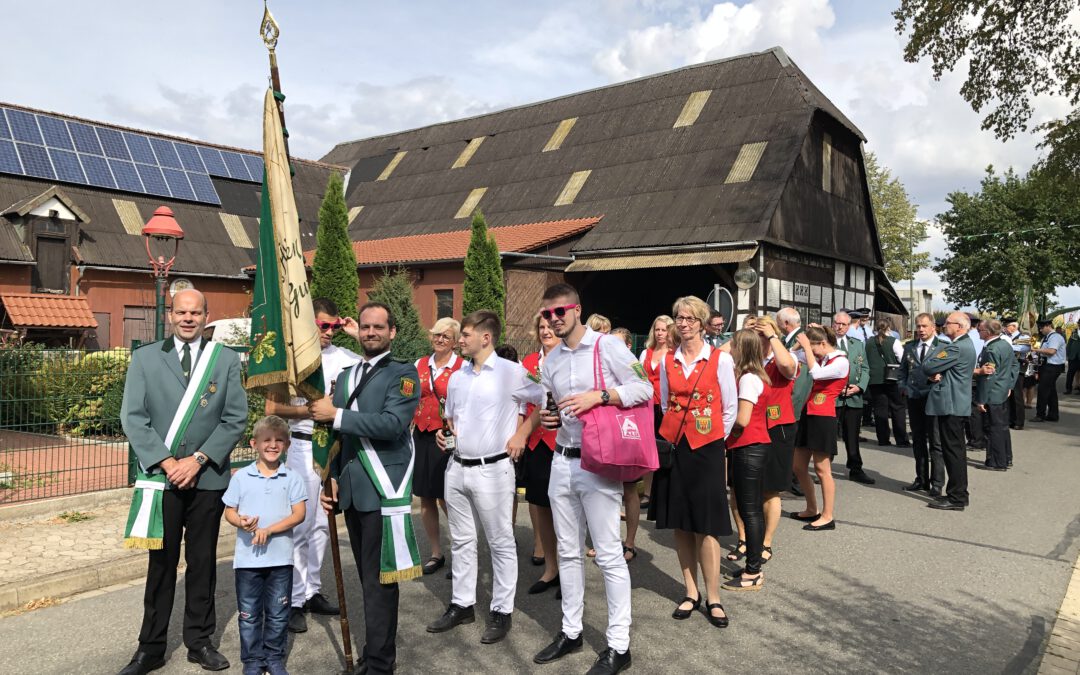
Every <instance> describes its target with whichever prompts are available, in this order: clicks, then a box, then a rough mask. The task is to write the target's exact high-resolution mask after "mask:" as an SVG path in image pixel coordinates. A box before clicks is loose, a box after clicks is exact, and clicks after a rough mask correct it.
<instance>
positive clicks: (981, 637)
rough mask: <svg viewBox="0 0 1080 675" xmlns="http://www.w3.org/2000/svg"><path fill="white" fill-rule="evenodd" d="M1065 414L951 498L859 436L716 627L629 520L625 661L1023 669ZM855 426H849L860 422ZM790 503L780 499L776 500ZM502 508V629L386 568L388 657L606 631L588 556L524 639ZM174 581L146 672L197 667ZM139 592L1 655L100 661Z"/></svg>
mask: <svg viewBox="0 0 1080 675" xmlns="http://www.w3.org/2000/svg"><path fill="white" fill-rule="evenodd" d="M1078 431H1080V398H1078V397H1068V400H1067V401H1066V402H1065V403H1064V404H1063V408H1062V421H1061V422H1060V423H1058V424H1053V425H1051V424H1043V425H1037V424H1029V425H1028V430H1026V431H1023V432H1014V434H1013V438H1014V446H1015V455H1016V460H1015V462H1016V465H1015V467H1014V468H1013V469H1012V470H1011V471H1009V472H1007V473H995V472H986V471H980V470H977V469H975V468H974V465H975V464H979V463H981V461H982V458H983V455H982V453H971V454H969V460H970V463H971V464H972V465H973V467H972V469H971V471H970V472H969V476H970V483H971V500H972V505H971V507H970V508H968V510H967V511H965V512H963V513H953V512H942V511H934V510H931V509H927V508H925V502H926V498H925V497H919V496H914V495H910V494H907V493H904V492H901V491H900V487H901V486H902V485H905V484H907V483H909V482H910V481H911V480H912V478H913V473H914V468H913V462H912V460H911V458H910V455H909V454H908V453H909V452H910V451H909V450H899V449H896V448H880V449H879V448H878V447H877V446H876V444H874V443H867V444H864V448H863V455H864V459H865V462H866V468H867V470H868V472H869V473H870V474H871V475H872V476H874V477H876V478H877V485H875V486H862V485H858V484H855V483H851V482H848V481H847V480H846V479H844V478H840V479H839V480H838V481H837V493H838V508H837V522H838V528H837V530H836V531H833V532H820V533H809V532H803V531H801V530H800V529H799V524H798V523H795V522H794V521H789V520H787V519H785V520H784V522H783V523H782V524H781V528H780V531H779V532H778V535H777V537H776V540H775V542H774V551H775V553H776V557H775V558H774V560H773V561H772V562H770V563H769V564H768V565H767V567H766V568H765V569H766V583H765V588H764V590H763V591H762V592H759V593H749V594H732V593H725V594H724V596H723V597H722V598H721V600H722V602H723V603H724V606H725V608H726V609H727V611H728V613H729V614H730V616H731V622H732V623H731V626H730V627H729V628H727V629H716V628H713V627H712V626H711V625H709V623H708V622H707V621H706V620H705V618H704V617H703V616H694V617H693V618H691V619H690V620H688V621H681V622H680V621H674V620H672V619H671V618H670V614H671V610H672V609H673V608H674V603H675V602H676V601H677V600H678V599H679V598H681V597H682V595H683V590H682V586H681V583H680V582H679V581H678V580H679V579H680V575H679V570H678V564H677V562H676V558H675V554H674V550H673V549H672V538H671V535H670V533H669V532H656V531H654V530H653V529H652V527H651V525H650V524H646V525H645V526H643V528H642V530H641V532H640V533H639V539H638V548H639V551H640V555H639V557H638V559H637V560H636V561H634V562H633V563H632V564H631V575H632V577H633V585H634V591H633V607H634V614H633V617H634V618H633V620H634V623H633V628H632V633H631V640H632V644H631V649H632V652H633V659H634V665H633V668H632V671H631V672H637V673H661V672H664V673H668V672H687V673H700V672H706V671H716V670H720V669H735V670H743V671H751V672H757V673H769V672H787V673H790V672H823V671H830V672H867V673H869V672H950V673H979V674H980V675H987V674H988V673H1022V672H1034V671H1035V670H1036V669H1037V667H1038V661H1039V654H1040V647H1041V644H1042V643H1043V641H1044V640H1045V638H1046V637H1047V636H1048V634H1049V632H1050V629H1051V627H1052V625H1053V621H1054V617H1055V615H1056V612H1057V609H1058V606H1059V605H1060V603H1061V600H1062V597H1063V595H1064V593H1065V588H1066V585H1067V583H1068V580H1069V574H1070V568H1071V566H1072V563H1073V562H1074V561H1075V559H1076V557H1077V553H1078V546H1080V543H1078V537H1080V492H1078V491H1077V490H1076V489H1075V481H1076V479H1077V477H1078V476H1080V442H1078V439H1077V432H1078ZM872 435H873V434H872V431H871V430H870V429H864V436H872ZM842 457H843V451H841V459H842ZM838 473H839V472H838ZM800 505H801V500H795V499H793V498H787V499H785V500H784V509H785V511H787V510H790V509H793V508H794V509H797V508H801V506H800ZM518 522H519V527H518V529H517V535H518V537H517V538H518V542H519V551H520V552H521V555H522V558H521V560H522V565H521V567H520V579H519V584H518V589H519V591H518V598H517V601H518V607H517V611H516V612H515V615H514V627H513V630H512V632H511V634H510V636H509V637H508V639H507V640H506V641H504V642H503V643H501V644H498V645H481V644H480V641H479V639H480V633H481V631H482V627H483V622H482V620H478V621H477V623H475V624H473V625H471V626H462V627H459V628H457V629H455V630H454V631H451V632H449V633H446V634H442V635H429V634H428V633H426V632H425V631H424V626H425V625H427V624H428V623H429V622H431V621H432V620H434V619H435V618H437V617H438V616H439V614H440V613H441V612H442V610H443V608H444V606H445V603H446V602H447V601H448V598H449V590H450V581H449V580H447V579H445V578H444V577H443V575H442V574H437V575H433V577H426V578H424V579H423V580H421V581H415V582H410V583H407V584H404V585H403V586H402V596H401V614H400V627H399V633H398V667H399V672H401V673H467V672H500V673H506V672H513V673H527V672H528V673H553V674H556V673H557V674H561V673H568V672H585V671H586V670H587V669H588V668H589V666H590V665H591V663H592V660H593V658H594V652H595V651H596V650H599V649H602V648H603V647H604V646H605V644H604V639H603V631H604V626H605V622H606V619H605V617H606V612H605V606H606V605H605V602H604V597H603V585H602V582H601V577H600V574H599V570H598V569H597V568H596V566H595V565H593V564H592V563H591V562H590V563H587V583H588V587H587V590H586V601H587V604H586V611H585V626H586V629H585V640H586V645H587V647H586V649H585V650H584V651H582V652H579V653H578V654H575V655H572V656H570V657H567V658H564V659H563V660H561V661H559V662H557V663H556V664H553V665H549V666H547V667H542V666H536V665H534V664H533V663H532V656H533V654H535V653H536V652H537V651H538V650H539V649H541V648H542V647H543V646H545V645H546V644H547V642H548V641H550V639H551V637H552V636H553V635H554V634H555V633H556V632H557V631H558V630H559V626H560V621H559V619H560V611H559V603H558V601H557V600H555V597H554V592H553V591H549V592H548V593H547V594H546V595H541V596H530V595H526V594H525V589H526V588H527V587H528V586H529V584H531V583H532V581H534V579H535V578H537V577H538V576H539V575H538V572H537V570H538V569H539V568H534V567H532V566H531V565H530V564H529V562H528V555H529V553H530V550H529V549H530V548H531V541H532V537H531V532H530V530H529V528H528V513H527V510H526V509H524V508H522V509H520V513H519V520H518ZM418 529H419V528H418ZM343 544H344V542H343ZM725 545H726V546H730V545H731V542H725ZM421 550H422V551H425V550H426V546H425V545H424V543H423V542H421ZM481 550H482V551H483V548H482V549H481ZM343 557H344V559H345V560H346V566H345V577H346V586H347V589H348V598H349V603H350V605H351V607H352V612H351V614H352V630H353V633H354V635H357V636H359V637H358V638H357V639H356V640H355V641H354V643H356V642H359V643H361V644H362V636H363V629H362V625H363V624H362V615H361V612H360V607H361V604H360V589H359V583H358V582H357V578H356V571H355V567H354V566H353V565H352V564H351V562H350V560H351V556H350V555H349V554H348V553H347V548H345V549H344V550H343ZM482 558H483V556H482ZM327 561H328V566H327V569H326V571H324V574H323V578H324V579H325V580H331V579H332V578H333V577H332V572H331V571H330V568H329V556H327ZM725 565H730V563H725ZM230 566H231V563H230V562H224V563H222V564H221V566H220V568H219V573H218V579H219V584H218V623H219V633H218V634H219V638H220V645H221V647H220V648H221V651H222V652H223V653H224V654H225V655H226V656H227V657H228V658H229V659H230V660H231V661H232V663H233V666H232V669H231V671H232V672H240V658H239V652H240V647H239V641H238V636H237V629H236V606H235V594H234V590H233V583H232V571H231V567H230ZM331 584H332V582H331ZM479 586H480V598H479V602H478V608H485V609H486V605H487V602H488V601H489V596H488V592H490V587H491V579H490V563H489V562H488V561H486V560H482V561H481V582H480V584H479ZM181 588H182V584H181ZM485 591H487V592H485ZM178 595H180V596H181V597H180V602H178V603H177V609H176V610H175V611H174V615H173V621H172V630H171V634H170V636H171V639H170V646H169V649H170V661H169V663H168V664H167V665H166V667H165V668H163V669H162V670H160V671H158V672H161V673H166V674H168V673H197V672H201V671H200V670H199V668H198V667H197V666H194V665H192V664H189V663H187V662H186V661H185V658H184V657H185V650H184V648H183V646H182V644H180V624H181V612H182V592H181V593H179V594H178ZM141 598H142V588H141V587H139V588H122V589H118V590H114V591H110V592H108V593H105V594H102V595H97V596H95V597H86V598H82V599H74V600H72V601H70V602H67V603H64V604H60V605H56V606H53V607H48V608H45V609H41V610H37V611H34V612H29V613H26V614H22V615H17V616H11V617H7V618H3V619H0V673H6V674H12V675H15V674H21V673H34V674H37V673H64V674H70V673H110V672H117V671H118V670H119V669H120V668H121V667H123V665H124V664H125V663H126V662H127V660H128V659H129V658H130V656H131V654H132V652H133V651H134V649H135V646H136V640H135V638H136V635H137V632H138V627H139V622H140V618H141ZM309 622H310V628H311V629H310V630H309V631H308V632H307V633H305V634H301V635H299V636H294V637H293V638H290V642H291V651H290V657H289V664H288V665H289V669H290V671H291V672H293V673H300V674H306V673H333V672H337V671H338V669H339V668H340V664H341V663H342V661H341V659H342V657H341V649H340V632H339V627H338V626H339V624H338V622H337V620H336V619H335V618H328V617H312V618H311V619H310V620H309ZM357 651H358V650H355V649H354V653H357Z"/></svg>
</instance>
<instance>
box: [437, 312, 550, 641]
mask: <svg viewBox="0 0 1080 675" xmlns="http://www.w3.org/2000/svg"><path fill="white" fill-rule="evenodd" d="M501 332H502V326H501V323H500V321H499V317H498V315H496V314H495V313H494V312H489V311H487V310H480V311H477V312H473V313H472V314H470V315H469V316H467V317H465V318H464V319H463V320H462V321H461V337H460V338H458V345H459V347H460V348H461V353H462V354H463V355H464V356H466V357H467V358H469V359H470V360H471V363H469V364H467V365H466V366H465V367H463V368H461V369H460V370H458V371H457V372H455V373H454V374H453V375H451V376H450V382H449V384H448V385H447V392H446V406H445V413H446V419H447V420H448V421H449V422H450V427H451V429H452V430H453V431H454V435H455V436H457V449H456V450H454V452H453V454H452V456H451V460H452V461H451V462H450V465H449V466H448V467H447V469H446V509H447V520H448V522H449V525H450V546H451V550H452V551H453V553H454V555H453V558H452V567H453V580H454V582H453V591H452V599H451V601H450V605H449V606H448V607H447V608H446V612H445V613H443V615H442V617H440V618H439V620H438V621H436V622H435V623H433V624H431V625H430V626H428V627H427V630H428V632H429V633H443V632H446V631H448V630H450V629H451V628H454V627H455V626H458V625H460V624H466V623H472V622H473V621H475V619H476V614H475V610H474V608H473V606H474V605H475V604H476V575H477V552H476V543H477V534H476V523H475V521H474V518H473V513H474V512H475V514H476V515H477V516H478V517H479V519H480V524H481V526H482V527H483V528H484V536H485V537H486V538H487V541H488V547H489V548H490V549H491V568H492V577H493V579H492V589H491V614H490V617H489V619H488V622H487V627H486V628H485V630H484V634H483V636H482V637H481V638H480V642H482V643H483V644H493V643H496V642H499V641H500V640H502V639H503V638H505V637H506V633H507V632H508V631H509V630H510V627H511V625H512V619H511V613H512V612H513V611H514V594H515V592H516V591H517V577H518V567H517V546H516V545H515V543H514V523H513V522H512V521H511V520H510V517H509V516H510V511H511V509H512V508H513V505H514V497H515V489H514V467H513V464H512V462H514V461H517V459H518V457H520V456H521V453H522V451H523V450H524V448H525V440H526V439H527V438H528V434H524V435H523V434H520V433H518V432H519V430H520V427H521V426H522V424H521V416H520V412H521V410H522V409H524V407H525V406H526V405H527V404H529V403H532V404H534V405H537V406H539V405H543V398H544V391H543V389H541V388H540V384H539V383H538V382H537V381H536V380H534V379H532V378H531V377H529V373H528V371H526V370H525V369H524V368H523V367H522V366H521V364H519V363H515V362H513V361H507V360H506V359H503V358H501V357H499V356H498V355H496V354H495V341H496V340H498V338H499V335H500V334H501ZM435 438H436V443H437V444H438V445H439V446H440V447H442V448H444V449H445V443H446V437H445V436H443V435H442V434H437V435H436V436H435Z"/></svg>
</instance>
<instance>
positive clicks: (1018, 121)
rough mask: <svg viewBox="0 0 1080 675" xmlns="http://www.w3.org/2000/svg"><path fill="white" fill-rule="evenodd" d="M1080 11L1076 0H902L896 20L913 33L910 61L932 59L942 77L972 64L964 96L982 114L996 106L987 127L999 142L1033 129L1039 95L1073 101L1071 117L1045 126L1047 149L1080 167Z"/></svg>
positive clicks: (962, 91) (1060, 160)
mask: <svg viewBox="0 0 1080 675" xmlns="http://www.w3.org/2000/svg"><path fill="white" fill-rule="evenodd" d="M1075 9H1076V0H1031V1H1028V2H1001V1H1000V0H966V1H965V2H953V1H951V0H900V7H899V8H898V9H897V10H896V11H894V12H893V18H895V19H896V32H897V33H899V34H900V35H905V34H906V35H907V36H908V43H907V45H906V46H905V47H904V60H906V61H908V62H911V63H914V62H916V61H919V60H920V59H923V58H926V57H929V58H930V60H931V64H932V67H933V72H934V78H935V79H940V78H941V74H942V73H943V72H945V71H951V70H953V69H954V68H955V67H956V65H957V64H958V63H959V62H960V60H961V59H963V58H965V57H968V58H969V59H970V60H969V61H968V72H967V79H966V80H965V81H964V84H963V86H961V88H960V95H961V96H963V97H964V100H965V101H967V102H968V103H969V104H970V105H971V107H972V109H974V110H975V111H976V112H982V110H983V109H984V108H986V107H987V106H990V107H991V110H990V112H989V113H988V114H987V115H986V117H985V118H984V119H983V123H982V127H983V128H984V129H991V130H992V131H993V132H994V134H995V135H996V136H997V137H998V138H1001V139H1008V138H1011V137H1012V136H1014V135H1015V134H1016V133H1018V132H1020V131H1024V130H1026V129H1027V128H1028V122H1029V121H1030V119H1031V115H1032V112H1033V110H1032V106H1031V99H1032V98H1033V97H1035V96H1037V95H1040V94H1050V95H1057V96H1064V97H1066V98H1067V99H1068V101H1069V103H1070V104H1071V105H1072V106H1074V109H1073V111H1072V113H1071V114H1070V115H1069V116H1068V117H1067V118H1066V119H1064V120H1056V121H1053V122H1050V123H1048V124H1044V125H1040V127H1039V129H1041V130H1042V131H1044V132H1046V137H1045V139H1044V141H1043V143H1041V144H1040V146H1041V147H1044V148H1046V149H1047V150H1048V151H1049V156H1050V157H1054V156H1055V155H1064V157H1058V158H1056V159H1054V161H1053V162H1051V163H1050V165H1051V166H1061V165H1065V166H1067V165H1069V164H1071V165H1072V166H1073V168H1074V170H1075V168H1076V166H1077V162H1080V143H1078V142H1077V139H1078V138H1080V107H1077V106H1078V104H1080V30H1078V29H1077V26H1076V25H1075V24H1073V23H1070V14H1071V12H1073V11H1074V10H1075ZM909 31H910V33H909ZM1068 139H1071V142H1065V141H1067V140H1068ZM1075 175H1076V174H1075V173H1074V174H1072V176H1073V177H1075Z"/></svg>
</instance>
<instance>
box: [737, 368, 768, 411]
mask: <svg viewBox="0 0 1080 675" xmlns="http://www.w3.org/2000/svg"><path fill="white" fill-rule="evenodd" d="M764 393H765V383H764V382H762V381H761V378H760V377H758V376H757V375H755V374H754V373H743V376H742V377H740V378H739V400H740V401H750V402H751V403H753V404H754V405H757V402H758V399H759V398H761V395H762V394H764Z"/></svg>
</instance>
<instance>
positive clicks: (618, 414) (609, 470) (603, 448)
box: [579, 337, 660, 483]
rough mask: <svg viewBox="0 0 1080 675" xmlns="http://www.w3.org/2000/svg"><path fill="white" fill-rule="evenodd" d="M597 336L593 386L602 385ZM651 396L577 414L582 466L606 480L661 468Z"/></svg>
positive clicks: (631, 477)
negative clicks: (626, 403) (628, 404)
mask: <svg viewBox="0 0 1080 675" xmlns="http://www.w3.org/2000/svg"><path fill="white" fill-rule="evenodd" d="M600 340H601V338H599V337H598V338H597V339H596V345H595V346H594V347H593V386H594V387H595V388H596V389H604V388H606V385H605V383H604V369H603V368H602V367H601V365H600ZM652 407H653V400H652V397H651V396H650V397H649V398H648V399H647V400H646V401H644V402H642V403H639V404H638V405H635V406H632V407H630V408H620V407H618V406H613V405H612V406H607V405H601V406H596V407H595V408H593V409H592V410H590V411H588V412H586V413H583V414H582V415H580V416H579V419H580V420H581V423H582V429H581V468H582V469H585V470H586V471H591V472H592V473H595V474H597V475H598V476H603V477H604V478H607V479H608V480H613V481H618V482H620V483H628V482H631V481H636V480H637V479H639V478H641V477H642V476H643V475H645V474H646V473H648V472H650V471H656V470H657V469H658V468H660V460H659V457H658V456H657V454H656V434H655V430H654V428H653V427H654V426H655V425H654V423H653V409H652Z"/></svg>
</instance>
